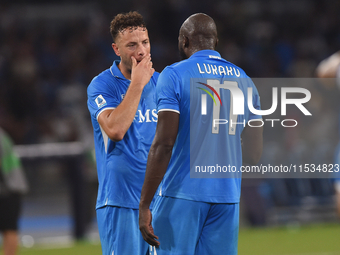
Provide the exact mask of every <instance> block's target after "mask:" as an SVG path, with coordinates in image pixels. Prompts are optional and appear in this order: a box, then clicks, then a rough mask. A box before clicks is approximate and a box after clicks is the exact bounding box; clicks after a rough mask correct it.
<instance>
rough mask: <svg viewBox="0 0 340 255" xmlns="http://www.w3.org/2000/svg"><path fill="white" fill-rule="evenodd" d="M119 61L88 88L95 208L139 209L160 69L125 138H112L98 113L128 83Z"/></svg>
mask: <svg viewBox="0 0 340 255" xmlns="http://www.w3.org/2000/svg"><path fill="white" fill-rule="evenodd" d="M118 64H119V61H114V63H113V65H112V66H111V67H110V68H109V69H107V70H105V71H103V72H102V73H100V74H99V75H98V76H96V77H95V78H94V79H93V80H92V81H91V83H90V85H89V86H88V89H87V94H88V101H87V105H88V109H89V111H90V114H91V121H92V125H93V131H94V142H95V152H96V161H97V173H98V182H99V187H98V196H97V204H96V208H100V207H103V206H105V205H111V206H120V207H126V208H132V209H138V206H139V199H140V193H141V189H142V186H143V181H144V176H145V169H146V162H147V156H148V152H149V149H150V146H151V143H152V141H153V138H154V135H155V131H156V125H157V111H156V103H155V87H156V83H157V79H158V76H159V73H157V72H155V73H154V74H153V76H152V77H151V79H150V81H149V82H148V83H147V84H146V85H145V87H144V89H143V92H142V95H141V99H140V102H139V105H138V110H137V112H136V116H135V119H134V120H133V122H132V124H131V126H130V127H129V129H128V130H127V132H126V134H125V136H124V138H123V139H122V140H121V141H119V142H114V141H112V140H111V139H110V138H109V137H108V136H107V134H106V133H105V132H104V130H103V129H102V128H101V126H100V125H99V123H98V116H99V115H100V114H101V113H102V112H103V111H104V110H107V109H115V108H116V107H117V106H118V105H119V104H120V103H121V102H122V100H123V99H124V96H125V93H126V91H127V89H128V87H129V85H130V82H131V81H130V80H128V79H126V78H125V77H124V76H123V74H122V73H121V72H120V70H119V68H118V66H117V65H118Z"/></svg>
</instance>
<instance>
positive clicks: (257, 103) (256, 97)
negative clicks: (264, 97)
mask: <svg viewBox="0 0 340 255" xmlns="http://www.w3.org/2000/svg"><path fill="white" fill-rule="evenodd" d="M249 79H250V78H249ZM251 86H252V88H253V90H252V91H253V97H252V98H253V106H254V108H255V109H256V110H261V103H260V96H259V92H258V91H257V88H256V87H255V85H254V83H253V82H252V81H251ZM253 119H262V116H261V115H256V114H254V113H252V112H250V114H249V120H253Z"/></svg>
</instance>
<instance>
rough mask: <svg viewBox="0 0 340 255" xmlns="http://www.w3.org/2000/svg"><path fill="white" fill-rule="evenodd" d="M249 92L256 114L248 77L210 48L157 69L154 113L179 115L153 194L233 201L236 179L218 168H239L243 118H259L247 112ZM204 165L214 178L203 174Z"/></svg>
mask: <svg viewBox="0 0 340 255" xmlns="http://www.w3.org/2000/svg"><path fill="white" fill-rule="evenodd" d="M249 88H251V91H252V92H251V93H252V96H250V98H251V99H252V104H253V107H254V108H255V109H257V110H260V98H259V94H258V91H257V89H256V87H255V85H254V83H253V82H252V81H251V79H250V78H249V77H248V76H247V75H246V74H245V72H244V71H243V70H242V69H241V68H239V67H237V66H235V65H234V64H232V63H230V62H228V61H226V60H224V59H222V58H221V56H220V54H219V53H218V52H216V51H213V50H202V51H198V52H196V53H194V54H193V55H192V56H191V57H190V58H189V59H186V60H183V61H181V62H178V63H175V64H173V65H171V66H168V67H166V68H165V69H164V70H163V71H162V73H161V74H160V76H159V79H158V82H157V87H156V100H157V110H158V112H161V111H175V112H177V113H179V114H180V116H179V128H178V135H177V139H176V142H175V144H174V148H173V151H172V157H171V159H170V162H169V165H168V169H167V172H166V173H165V176H164V178H163V180H162V183H161V186H160V189H159V195H161V196H169V197H175V198H182V199H188V200H194V201H201V202H211V203H238V202H239V200H240V189H241V179H240V177H241V175H240V174H239V173H230V172H229V174H225V173H224V171H221V170H222V169H224V170H226V168H223V167H228V166H231V167H232V169H236V171H239V170H240V169H241V166H242V147H241V133H242V131H243V129H244V126H245V125H247V123H248V121H249V120H253V119H261V118H262V117H261V116H260V115H255V114H253V113H252V112H250V110H249V108H248V102H247V101H248V100H247V98H248V96H247V95H248V91H250V90H249ZM249 93H250V92H249ZM233 100H234V101H238V104H234V103H236V102H233ZM242 100H243V101H242ZM240 102H241V105H240V104H239V103H240ZM235 106H237V107H240V108H243V110H244V111H243V113H242V114H238V115H235V114H234V112H232V111H231V108H232V107H234V108H235ZM216 120H218V121H216ZM215 121H216V122H215ZM231 122H232V123H234V124H233V125H230V123H231ZM216 123H218V124H216ZM227 123H228V124H227ZM222 124H223V125H222ZM244 124H245V125H244ZM209 167H210V170H211V169H214V171H215V172H214V174H210V173H209V172H208V171H207V169H209ZM197 169H199V171H200V172H199V173H197ZM230 169H231V168H230V167H229V170H230ZM217 170H220V171H221V172H220V173H216V171H217Z"/></svg>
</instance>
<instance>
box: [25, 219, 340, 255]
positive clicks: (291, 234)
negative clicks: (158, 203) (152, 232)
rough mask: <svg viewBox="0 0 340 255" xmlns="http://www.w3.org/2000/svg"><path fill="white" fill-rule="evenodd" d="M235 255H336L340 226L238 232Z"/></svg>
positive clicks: (40, 251) (39, 254) (48, 253)
mask: <svg viewBox="0 0 340 255" xmlns="http://www.w3.org/2000/svg"><path fill="white" fill-rule="evenodd" d="M57 254H58V255H59V254H63V255H74V254H82V255H90V254H91V255H96V254H98V255H99V254H101V248H100V244H99V243H98V244H91V243H87V242H81V243H76V244H74V245H72V246H71V247H62V246H61V247H54V248H53V247H48V246H41V247H39V246H35V247H33V248H29V249H27V248H21V249H20V252H19V255H57ZM238 254H239V255H340V224H329V225H309V226H303V227H299V226H291V227H280V228H242V229H241V230H240V236H239V253H238Z"/></svg>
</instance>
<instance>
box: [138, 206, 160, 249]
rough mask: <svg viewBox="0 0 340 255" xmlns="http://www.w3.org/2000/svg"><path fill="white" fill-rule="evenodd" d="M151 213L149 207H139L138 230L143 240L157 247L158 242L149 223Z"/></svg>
mask: <svg viewBox="0 0 340 255" xmlns="http://www.w3.org/2000/svg"><path fill="white" fill-rule="evenodd" d="M151 221H152V214H151V211H150V209H149V208H146V209H139V230H140V232H141V233H142V236H143V238H144V240H145V241H146V242H147V243H148V244H150V245H152V246H155V247H159V244H160V243H159V242H158V241H157V240H155V239H158V236H156V235H155V234H154V232H153V228H152V225H151Z"/></svg>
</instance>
